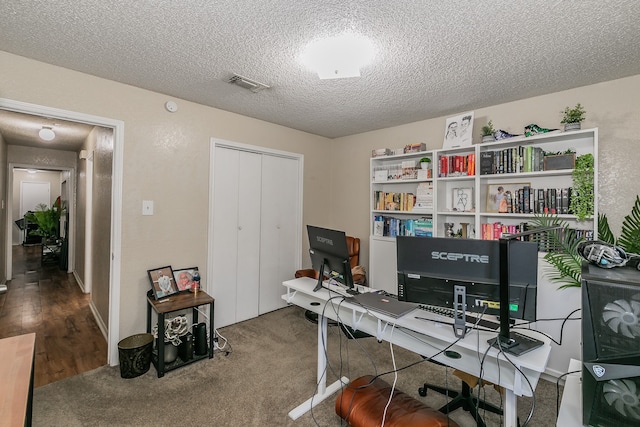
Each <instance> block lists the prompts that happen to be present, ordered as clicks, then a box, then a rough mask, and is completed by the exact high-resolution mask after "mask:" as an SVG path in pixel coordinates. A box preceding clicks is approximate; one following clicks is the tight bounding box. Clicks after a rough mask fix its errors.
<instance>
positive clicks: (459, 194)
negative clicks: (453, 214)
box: [451, 187, 474, 212]
mask: <svg viewBox="0 0 640 427" xmlns="http://www.w3.org/2000/svg"><path fill="white" fill-rule="evenodd" d="M451 193H452V194H451V210H452V211H457V212H472V211H473V210H474V209H473V208H474V206H473V188H471V187H468V188H454V189H453V191H452V192H451Z"/></svg>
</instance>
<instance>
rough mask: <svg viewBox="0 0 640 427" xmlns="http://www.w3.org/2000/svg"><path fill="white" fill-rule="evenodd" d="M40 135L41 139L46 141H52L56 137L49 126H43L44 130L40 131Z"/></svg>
mask: <svg viewBox="0 0 640 427" xmlns="http://www.w3.org/2000/svg"><path fill="white" fill-rule="evenodd" d="M38 135H39V136H40V138H42V139H44V140H45V141H51V140H52V139H53V138H55V137H56V134H55V132H54V131H53V130H52V129H51V127H49V126H42V129H40V131H39V132H38Z"/></svg>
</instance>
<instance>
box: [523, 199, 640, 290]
mask: <svg viewBox="0 0 640 427" xmlns="http://www.w3.org/2000/svg"><path fill="white" fill-rule="evenodd" d="M530 224H531V225H532V226H534V227H550V226H556V225H560V226H561V227H562V228H561V229H559V230H552V231H550V232H548V233H547V238H546V240H542V239H540V240H538V241H539V242H540V246H541V248H542V250H545V249H546V250H548V251H547V253H546V254H545V256H544V259H545V260H547V262H548V263H549V264H550V265H551V267H552V269H551V270H550V271H547V277H548V278H549V280H551V281H552V282H557V283H562V286H560V288H561V289H562V288H567V287H576V286H577V287H579V286H581V284H582V283H581V277H582V261H583V258H582V256H580V254H578V245H579V244H580V242H583V241H584V240H585V239H584V238H583V237H578V236H577V234H576V232H575V230H572V229H570V228H569V226H568V224H567V223H566V222H565V221H563V220H561V219H559V218H558V217H557V216H555V215H548V214H541V215H536V216H535V218H534V219H532V220H531V222H530ZM598 239H599V240H601V241H603V242H606V243H609V244H611V245H616V246H620V247H621V248H622V249H623V250H624V251H625V252H627V253H635V254H637V253H640V196H636V201H635V203H634V205H633V208H632V209H631V213H630V214H629V215H627V216H625V217H624V220H623V221H622V232H621V234H620V237H619V238H618V239H616V238H615V237H614V234H613V232H612V231H611V228H610V226H609V220H608V219H607V216H606V215H605V214H600V215H598Z"/></svg>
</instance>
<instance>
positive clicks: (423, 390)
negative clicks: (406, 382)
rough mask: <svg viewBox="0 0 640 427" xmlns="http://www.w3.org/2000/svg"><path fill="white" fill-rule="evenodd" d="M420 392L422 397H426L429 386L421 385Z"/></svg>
mask: <svg viewBox="0 0 640 427" xmlns="http://www.w3.org/2000/svg"><path fill="white" fill-rule="evenodd" d="M418 394H419V395H420V396H422V397H425V396H426V395H427V388H426V387H420V388H419V389H418Z"/></svg>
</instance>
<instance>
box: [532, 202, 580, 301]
mask: <svg viewBox="0 0 640 427" xmlns="http://www.w3.org/2000/svg"><path fill="white" fill-rule="evenodd" d="M530 222H531V225H532V226H533V227H535V228H538V227H554V226H559V227H561V228H560V229H557V230H551V231H549V232H547V233H546V235H545V237H537V238H536V239H535V240H536V241H538V242H539V243H540V249H541V250H542V251H545V252H546V253H545V255H544V259H545V260H546V261H547V262H548V263H549V264H550V265H551V267H553V268H552V269H551V270H549V271H547V277H548V278H549V280H551V281H552V282H556V283H561V284H562V285H561V286H560V289H563V288H569V287H580V285H581V282H580V279H581V273H582V267H581V266H582V259H583V258H582V257H581V256H580V254H579V253H578V245H579V244H580V242H582V241H583V240H584V238H583V237H578V234H577V233H576V230H574V229H571V228H569V224H568V223H567V222H566V221H564V220H562V219H560V218H558V216H557V215H551V214H539V215H536V216H535V217H534V218H533V219H532V220H531V221H530ZM532 240H534V239H533V238H532Z"/></svg>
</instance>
